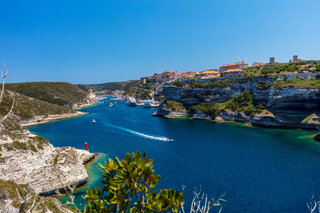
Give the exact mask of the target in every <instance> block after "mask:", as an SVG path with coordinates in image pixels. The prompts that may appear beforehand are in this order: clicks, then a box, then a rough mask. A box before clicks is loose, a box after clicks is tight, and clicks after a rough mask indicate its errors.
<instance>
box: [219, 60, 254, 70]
mask: <svg viewBox="0 0 320 213" xmlns="http://www.w3.org/2000/svg"><path fill="white" fill-rule="evenodd" d="M248 67H249V66H248V64H247V63H245V62H244V61H243V62H237V63H233V64H226V65H223V66H221V67H220V73H223V72H224V71H226V70H230V69H246V68H248Z"/></svg>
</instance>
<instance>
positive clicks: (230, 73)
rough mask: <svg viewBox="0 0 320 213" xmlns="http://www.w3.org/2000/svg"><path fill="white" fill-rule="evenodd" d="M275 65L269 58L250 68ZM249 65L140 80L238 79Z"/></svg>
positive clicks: (272, 58) (145, 81)
mask: <svg viewBox="0 0 320 213" xmlns="http://www.w3.org/2000/svg"><path fill="white" fill-rule="evenodd" d="M298 61H302V59H299V58H298V55H294V56H293V58H292V59H290V61H289V63H293V62H298ZM275 64H279V63H278V62H276V61H275V58H274V57H270V58H269V63H264V62H254V63H252V67H262V66H273V65H275ZM248 67H249V65H248V64H247V63H245V62H244V61H242V62H236V63H232V64H225V65H222V66H221V67H220V68H219V69H209V70H204V71H201V72H184V73H181V74H180V73H179V72H178V71H175V72H170V71H164V72H163V73H155V74H153V75H152V76H150V77H142V78H141V79H140V83H141V84H145V83H162V82H165V81H172V80H177V79H182V78H194V77H200V78H217V77H228V78H229V77H239V76H241V75H243V74H244V69H246V68H248Z"/></svg>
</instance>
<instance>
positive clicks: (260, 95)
mask: <svg viewBox="0 0 320 213" xmlns="http://www.w3.org/2000/svg"><path fill="white" fill-rule="evenodd" d="M274 81H275V79H272V78H271V79H270V78H257V79H255V80H253V81H243V82H241V81H233V82H228V85H229V86H228V87H224V88H221V87H215V88H213V89H188V88H179V87H175V86H173V85H171V86H167V87H165V88H164V89H163V91H162V93H163V95H164V96H165V98H166V100H174V101H178V102H181V103H183V104H184V105H187V106H188V105H189V106H190V105H196V104H200V103H203V102H207V103H210V102H225V101H228V100H230V99H232V98H234V97H236V96H238V95H240V94H241V93H243V92H244V91H245V90H250V91H251V92H252V94H253V95H254V99H255V100H256V101H257V103H258V104H261V105H263V106H265V107H266V109H267V110H268V111H269V112H270V114H269V115H263V114H262V115H255V116H252V117H246V116H244V115H243V113H242V114H241V112H239V113H238V112H237V113H236V112H231V111H224V112H222V113H221V114H220V117H219V118H218V120H219V119H222V120H226V121H237V122H249V123H252V124H254V125H261V126H270V127H285V128H306V129H317V128H318V127H319V126H320V122H319V117H318V116H319V113H320V88H317V89H307V88H293V87H289V88H282V89H277V88H272V87H269V88H264V89H257V88H259V87H257V85H258V84H266V83H272V82H274ZM162 110H163V109H162V108H160V110H159V112H161V111H162ZM156 114H158V115H160V116H161V113H156ZM167 114H170V112H167ZM175 114H179V113H177V112H175ZM312 114H315V116H313V117H312V118H308V116H310V115H312ZM188 116H189V117H195V118H196V117H197V116H196V115H194V114H193V115H188ZM171 117H172V116H171ZM202 117H203V116H202Z"/></svg>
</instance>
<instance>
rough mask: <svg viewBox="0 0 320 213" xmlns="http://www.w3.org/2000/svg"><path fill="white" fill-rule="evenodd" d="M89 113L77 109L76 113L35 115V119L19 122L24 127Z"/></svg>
mask: <svg viewBox="0 0 320 213" xmlns="http://www.w3.org/2000/svg"><path fill="white" fill-rule="evenodd" d="M88 114H89V113H86V112H80V111H77V112H75V113H66V114H60V115H47V116H35V117H34V118H33V119H30V120H24V121H20V122H19V124H20V125H21V126H23V127H27V126H36V125H40V124H45V123H50V122H53V121H58V120H63V119H67V118H74V117H78V116H82V115H88Z"/></svg>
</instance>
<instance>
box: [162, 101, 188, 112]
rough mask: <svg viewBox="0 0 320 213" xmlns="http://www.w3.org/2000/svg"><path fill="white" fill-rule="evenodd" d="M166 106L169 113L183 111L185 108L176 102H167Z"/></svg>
mask: <svg viewBox="0 0 320 213" xmlns="http://www.w3.org/2000/svg"><path fill="white" fill-rule="evenodd" d="M167 106H168V108H169V109H170V110H171V111H184V110H186V108H185V107H184V106H183V104H182V103H180V102H177V101H167Z"/></svg>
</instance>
